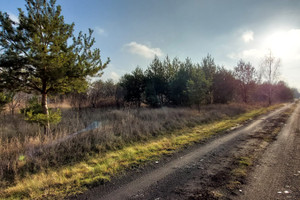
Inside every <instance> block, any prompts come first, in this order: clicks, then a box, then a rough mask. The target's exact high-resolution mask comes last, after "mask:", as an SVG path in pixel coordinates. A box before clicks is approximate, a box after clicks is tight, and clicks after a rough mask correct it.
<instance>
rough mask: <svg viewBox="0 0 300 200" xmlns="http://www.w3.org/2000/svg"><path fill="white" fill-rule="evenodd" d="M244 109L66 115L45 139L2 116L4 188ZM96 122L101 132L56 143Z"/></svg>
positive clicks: (36, 129)
mask: <svg viewBox="0 0 300 200" xmlns="http://www.w3.org/2000/svg"><path fill="white" fill-rule="evenodd" d="M248 109H250V107H246V106H245V105H238V104H232V105H208V106H203V108H202V109H201V111H200V112H198V111H197V110H195V109H191V108H161V109H147V108H142V109H124V110H116V109H110V110H103V109H102V110H101V109H83V110H81V111H80V112H78V111H76V110H72V109H63V112H62V113H63V120H62V122H61V123H60V124H58V125H56V126H52V133H51V134H50V135H44V134H43V133H42V128H40V127H38V126H37V125H35V124H28V123H26V122H24V121H23V119H22V118H21V116H15V117H12V116H9V115H6V116H0V117H1V121H0V157H1V159H0V180H2V181H0V186H3V187H6V186H7V185H9V184H12V183H14V182H15V181H17V180H19V179H21V178H22V177H24V176H25V175H26V174H28V173H29V174H32V173H36V172H38V171H41V170H47V169H48V168H49V167H50V168H56V167H60V166H63V165H71V164H73V163H76V162H78V161H81V160H84V159H85V158H87V157H88V156H89V155H91V154H93V153H99V152H107V151H109V150H114V149H120V148H121V147H124V146H127V145H129V144H131V143H133V142H136V141H142V140H147V139H149V138H153V137H156V136H158V135H162V134H169V133H171V132H172V131H174V130H176V129H181V128H184V127H193V126H195V125H198V124H202V123H207V122H211V121H215V120H219V119H224V118H227V117H232V116H235V115H238V114H241V113H244V112H245V111H246V110H248ZM93 121H100V122H101V123H102V126H101V127H100V128H98V129H96V130H93V131H88V132H86V133H82V134H80V135H78V136H76V137H74V138H72V139H69V140H66V141H64V142H62V143H59V144H55V145H52V144H53V143H54V142H55V141H57V140H59V139H62V138H65V137H66V136H68V135H70V134H72V133H74V132H76V131H78V130H81V129H83V128H84V127H86V126H87V125H89V124H90V123H91V122H93Z"/></svg>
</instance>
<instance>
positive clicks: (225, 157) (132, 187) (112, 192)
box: [76, 105, 290, 200]
mask: <svg viewBox="0 0 300 200" xmlns="http://www.w3.org/2000/svg"><path fill="white" fill-rule="evenodd" d="M289 106H290V105H287V106H285V107H283V108H281V109H278V110H276V111H274V112H272V113H270V114H268V115H266V116H263V117H260V118H259V119H258V120H255V121H253V122H252V123H250V124H249V125H247V126H245V127H242V128H239V129H238V130H236V131H233V132H231V133H228V134H226V135H223V136H221V137H218V138H216V139H214V140H212V141H210V142H209V143H207V144H204V145H199V146H200V147H199V148H196V149H193V150H192V151H190V152H188V153H186V154H185V155H183V156H181V157H179V158H175V159H173V160H171V161H170V162H167V163H165V165H164V166H161V167H159V168H157V169H153V170H150V171H149V172H146V173H144V174H142V175H141V176H139V177H137V178H135V179H134V180H132V181H128V182H126V180H125V181H124V182H123V183H125V184H120V185H117V186H116V185H111V188H112V189H109V184H108V186H107V187H106V188H105V190H103V188H104V187H103V186H99V187H96V188H94V189H92V190H90V191H89V192H87V193H85V194H83V195H79V196H77V197H76V199H114V200H116V199H184V198H191V199H193V198H194V199H205V198H206V197H205V195H206V193H205V192H207V191H206V190H204V192H203V191H202V190H201V188H202V186H205V187H212V186H209V184H210V183H212V181H211V180H213V179H215V180H214V181H213V184H216V183H222V181H224V180H227V179H228V174H226V171H225V172H223V171H222V170H220V169H223V167H225V168H226V166H230V164H231V163H232V159H231V158H232V157H235V155H234V154H235V152H238V151H239V150H241V149H243V146H244V145H245V144H247V145H249V146H251V145H253V144H255V140H254V141H252V143H251V142H250V143H249V142H247V138H248V139H249V137H251V134H253V133H255V132H256V131H258V130H260V129H261V128H262V127H263V125H264V124H265V123H266V122H268V121H269V120H270V119H271V118H273V117H275V116H278V115H279V114H280V113H281V112H283V111H284V110H286V109H287V108H288V107H289ZM254 139H255V137H254ZM256 139H261V138H256ZM218 173H219V174H218ZM123 179H126V176H125V177H123ZM128 179H129V180H130V177H128ZM219 179H220V180H219ZM121 182H122V181H121ZM201 185H202V186H201ZM220 186H222V185H220ZM213 187H216V186H215V185H214V186H213ZM202 189H203V188H202ZM197 190H199V191H201V192H198V193H197ZM195 191H196V192H195ZM197 195H198V196H197ZM207 197H209V196H207ZM210 197H211V195H210Z"/></svg>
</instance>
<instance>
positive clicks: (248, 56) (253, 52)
mask: <svg viewBox="0 0 300 200" xmlns="http://www.w3.org/2000/svg"><path fill="white" fill-rule="evenodd" d="M265 53H266V51H264V50H261V49H247V50H243V51H241V52H238V53H230V54H228V55H227V57H229V58H231V59H235V60H239V59H244V60H253V59H258V58H261V57H263V56H264V55H265Z"/></svg>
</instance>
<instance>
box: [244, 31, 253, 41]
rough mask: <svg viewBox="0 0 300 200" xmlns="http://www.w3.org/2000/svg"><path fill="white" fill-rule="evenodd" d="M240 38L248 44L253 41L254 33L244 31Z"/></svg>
mask: <svg viewBox="0 0 300 200" xmlns="http://www.w3.org/2000/svg"><path fill="white" fill-rule="evenodd" d="M242 38H243V40H244V42H246V43H248V42H250V41H253V40H254V33H253V31H246V32H244V33H243V35H242Z"/></svg>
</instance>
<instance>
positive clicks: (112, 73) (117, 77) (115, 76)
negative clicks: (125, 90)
mask: <svg viewBox="0 0 300 200" xmlns="http://www.w3.org/2000/svg"><path fill="white" fill-rule="evenodd" d="M110 76H111V78H112V79H113V80H114V81H118V80H119V79H120V75H119V74H117V73H116V72H111V73H110Z"/></svg>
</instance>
